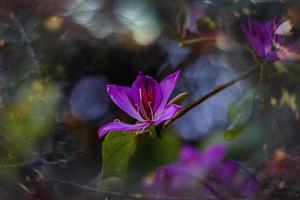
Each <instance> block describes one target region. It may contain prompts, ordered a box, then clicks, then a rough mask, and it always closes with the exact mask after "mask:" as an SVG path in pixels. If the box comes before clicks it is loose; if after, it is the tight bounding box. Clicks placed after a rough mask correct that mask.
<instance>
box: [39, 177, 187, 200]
mask: <svg viewBox="0 0 300 200" xmlns="http://www.w3.org/2000/svg"><path fill="white" fill-rule="evenodd" d="M44 179H45V180H46V181H49V182H55V183H59V184H65V185H70V186H73V187H76V188H81V189H84V190H88V191H93V192H96V193H98V194H100V195H102V196H108V197H109V196H114V197H118V198H122V199H124V198H125V199H152V200H163V199H165V200H191V199H192V198H188V197H166V196H149V195H144V194H143V195H142V194H139V193H138V194H127V193H121V192H112V191H101V190H99V189H97V188H95V187H91V186H87V185H81V184H78V183H74V182H70V181H65V180H60V179H56V178H44Z"/></svg>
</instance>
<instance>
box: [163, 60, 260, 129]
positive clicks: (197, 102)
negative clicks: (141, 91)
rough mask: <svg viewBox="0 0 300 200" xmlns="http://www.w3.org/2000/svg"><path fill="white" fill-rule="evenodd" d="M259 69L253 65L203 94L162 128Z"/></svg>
mask: <svg viewBox="0 0 300 200" xmlns="http://www.w3.org/2000/svg"><path fill="white" fill-rule="evenodd" d="M258 69H259V67H258V65H257V64H255V65H254V66H253V67H252V68H250V69H249V70H247V71H246V72H244V73H242V74H240V75H239V76H238V77H236V78H234V79H232V80H230V81H228V82H227V83H224V84H222V85H219V86H217V87H215V88H214V89H213V90H212V91H210V92H209V93H207V94H205V95H204V96H202V97H200V98H199V99H196V100H195V101H194V102H192V103H191V104H190V105H188V106H187V107H185V108H184V109H182V110H181V111H179V112H178V113H177V114H176V115H175V117H174V118H172V119H171V120H169V121H167V122H166V123H165V125H164V128H166V127H167V126H169V125H170V124H171V123H173V122H174V121H175V120H176V119H178V118H179V117H181V116H183V115H184V114H185V113H187V112H188V111H190V110H191V109H193V108H195V107H196V106H198V105H199V104H201V103H203V102H204V101H206V100H207V99H209V98H210V97H212V96H213V95H215V94H217V93H218V92H220V91H222V90H224V89H226V88H228V87H229V86H231V85H233V84H235V83H237V82H239V81H240V80H243V79H245V78H247V77H248V76H250V75H251V74H253V73H254V72H255V71H256V70H258Z"/></svg>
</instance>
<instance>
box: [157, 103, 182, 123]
mask: <svg viewBox="0 0 300 200" xmlns="http://www.w3.org/2000/svg"><path fill="white" fill-rule="evenodd" d="M181 108H182V106H179V105H176V104H171V105H168V106H167V107H166V108H165V109H164V110H163V111H162V112H161V115H160V116H158V118H157V119H155V120H154V121H155V122H154V123H155V124H160V123H161V122H163V121H166V120H169V119H171V118H173V117H174V116H175V114H176V113H177V112H178V111H179V110H180V109H181Z"/></svg>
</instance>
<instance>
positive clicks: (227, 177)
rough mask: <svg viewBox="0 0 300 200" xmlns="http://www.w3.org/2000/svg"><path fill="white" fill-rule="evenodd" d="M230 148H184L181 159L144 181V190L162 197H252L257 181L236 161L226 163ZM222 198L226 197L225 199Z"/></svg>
mask: <svg viewBox="0 0 300 200" xmlns="http://www.w3.org/2000/svg"><path fill="white" fill-rule="evenodd" d="M225 154H226V146H224V145H223V144H216V145H213V146H211V147H208V148H207V149H206V150H204V151H203V152H200V151H198V149H197V148H195V147H192V146H184V147H183V148H182V150H181V153H180V156H179V159H178V160H177V161H176V162H175V163H172V164H169V165H166V166H164V167H162V168H160V169H158V170H157V171H156V172H155V173H154V175H153V176H151V177H150V178H148V179H146V180H145V181H144V184H143V185H144V189H145V190H146V191H147V192H149V193H151V194H160V195H162V196H185V197H186V196H190V197H203V196H204V195H205V194H207V195H214V196H216V197H217V198H220V199H236V197H238V198H245V197H250V196H252V195H253V194H254V192H255V191H256V188H257V181H256V178H255V177H254V176H253V175H252V174H250V173H249V172H248V171H247V170H245V169H244V168H243V167H242V166H241V165H239V164H238V163H237V162H235V161H230V160H227V161H223V159H224V156H225ZM221 197H222V198H221Z"/></svg>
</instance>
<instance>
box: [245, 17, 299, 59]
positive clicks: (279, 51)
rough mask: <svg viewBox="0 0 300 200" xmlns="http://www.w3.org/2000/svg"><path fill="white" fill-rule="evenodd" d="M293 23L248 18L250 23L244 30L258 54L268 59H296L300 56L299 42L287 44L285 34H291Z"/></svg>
mask: <svg viewBox="0 0 300 200" xmlns="http://www.w3.org/2000/svg"><path fill="white" fill-rule="evenodd" d="M291 28H292V26H291V24H290V23H289V22H288V21H285V22H282V21H281V20H279V19H272V20H270V21H268V22H267V23H266V24H265V25H264V24H262V23H260V22H258V21H256V20H253V19H248V25H247V26H243V27H242V30H243V32H244V34H245V36H246V38H247V40H248V41H249V42H250V44H251V47H252V48H253V50H254V51H255V52H256V54H257V55H258V56H260V57H262V58H264V59H265V60H266V61H270V62H272V61H276V60H295V59H298V58H299V53H300V51H299V50H300V49H299V44H298V42H295V41H292V42H289V43H288V44H287V45H285V44H284V43H285V42H284V40H285V37H284V36H289V35H291Z"/></svg>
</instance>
